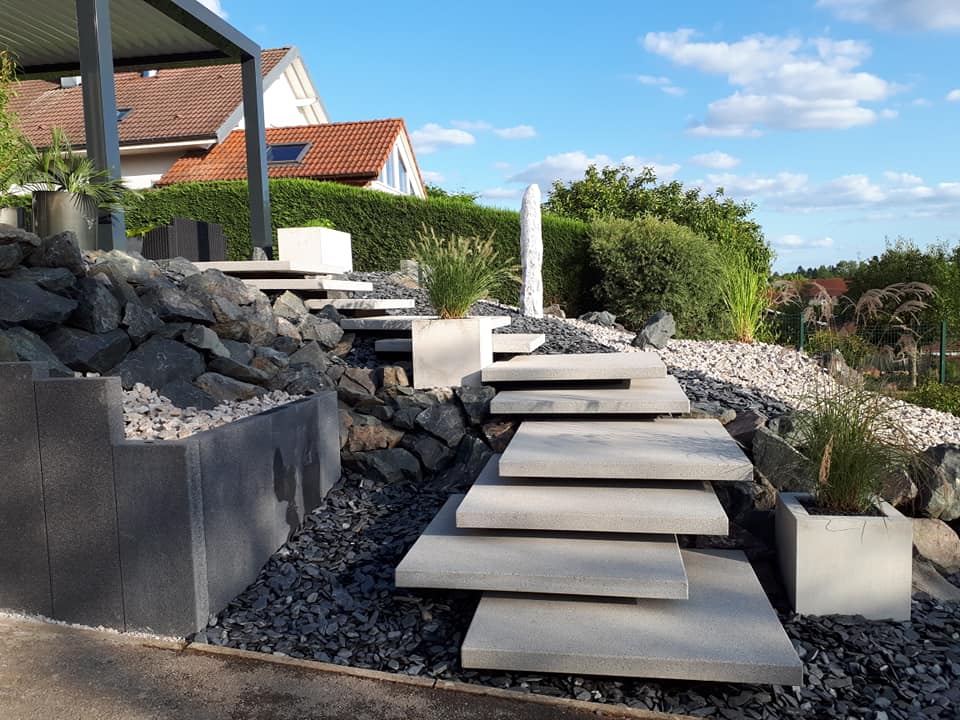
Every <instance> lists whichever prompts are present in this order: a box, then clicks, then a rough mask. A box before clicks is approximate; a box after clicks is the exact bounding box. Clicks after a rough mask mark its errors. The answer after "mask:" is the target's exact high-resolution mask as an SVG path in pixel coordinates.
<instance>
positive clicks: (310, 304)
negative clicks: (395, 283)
mask: <svg viewBox="0 0 960 720" xmlns="http://www.w3.org/2000/svg"><path fill="white" fill-rule="evenodd" d="M305 305H306V306H307V308H308V309H309V310H322V309H323V308H324V307H326V306H327V305H333V306H334V307H335V308H336V309H337V310H409V309H410V308H412V307H414V300H413V299H412V298H396V299H380V298H329V299H322V300H307V301H306V303H305Z"/></svg>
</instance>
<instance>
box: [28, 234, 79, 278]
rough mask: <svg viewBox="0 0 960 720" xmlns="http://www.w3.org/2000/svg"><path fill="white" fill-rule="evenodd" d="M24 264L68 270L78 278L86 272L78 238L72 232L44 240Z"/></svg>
mask: <svg viewBox="0 0 960 720" xmlns="http://www.w3.org/2000/svg"><path fill="white" fill-rule="evenodd" d="M24 264H26V265H30V266H32V267H48V268H66V269H67V270H69V271H70V272H72V273H73V274H74V275H76V276H77V277H80V276H82V275H83V274H84V272H85V271H84V267H83V256H82V255H81V254H80V245H79V244H78V243H77V236H76V235H74V234H73V232H71V231H70V230H67V231H66V232H62V233H59V234H57V235H51V236H50V237H48V238H44V239H43V240H42V241H41V242H40V246H39V247H36V248H34V249H33V251H32V252H31V253H30V254H29V255H28V256H27V257H26V258H25V259H24Z"/></svg>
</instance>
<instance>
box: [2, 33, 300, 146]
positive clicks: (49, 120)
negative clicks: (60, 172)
mask: <svg viewBox="0 0 960 720" xmlns="http://www.w3.org/2000/svg"><path fill="white" fill-rule="evenodd" d="M289 51H290V48H277V49H274V50H264V51H263V74H264V75H266V74H267V73H269V72H270V71H271V70H273V69H274V68H275V67H276V66H277V65H278V64H279V63H280V61H281V60H283V58H284V57H285V56H286V55H287V53H288V52H289ZM114 77H115V82H116V93H117V108H131V112H130V114H129V115H127V116H126V117H125V118H124V119H123V122H121V123H120V125H119V130H120V144H121V145H137V144H142V143H147V142H160V141H171V140H186V139H197V138H212V137H214V136H215V135H216V133H217V130H219V129H220V127H221V126H222V125H223V123H224V122H225V121H226V120H227V118H228V117H229V116H230V114H231V113H232V112H233V111H234V110H236V109H237V108H238V107H239V106H240V105H241V103H242V101H243V89H242V82H241V79H240V65H205V66H202V67H190V68H170V69H165V70H160V71H159V73H157V75H156V77H152V78H145V77H142V76H141V75H140V73H137V72H125V73H117V74H116V75H115V76H114ZM16 93H17V95H16V97H15V98H14V99H13V101H12V102H11V103H10V109H11V110H12V111H13V112H14V113H16V114H17V115H18V116H19V118H20V126H21V127H22V129H23V132H24V134H25V135H26V136H27V138H28V139H29V140H30V142H32V143H34V144H35V145H39V146H43V145H45V144H46V143H48V142H49V141H50V130H51V129H52V128H54V127H61V128H63V130H64V132H65V133H66V135H67V137H68V138H69V139H70V142H71V143H73V144H74V145H75V146H78V147H82V146H83V145H84V144H85V143H86V132H85V130H84V124H83V88H82V87H73V88H61V87H60V84H59V83H58V82H49V81H46V80H25V81H23V82H21V83H19V84H18V85H17V88H16Z"/></svg>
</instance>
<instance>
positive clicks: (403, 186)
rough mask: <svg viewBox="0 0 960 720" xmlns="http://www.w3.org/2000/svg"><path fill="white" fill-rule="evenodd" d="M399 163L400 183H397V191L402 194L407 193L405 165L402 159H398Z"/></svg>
mask: <svg viewBox="0 0 960 720" xmlns="http://www.w3.org/2000/svg"><path fill="white" fill-rule="evenodd" d="M398 160H399V161H400V182H399V183H397V190H399V191H400V192H402V193H405V192H407V164H406V163H405V162H404V161H403V158H402V157H401V158H398Z"/></svg>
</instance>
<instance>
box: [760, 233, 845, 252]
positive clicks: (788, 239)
mask: <svg viewBox="0 0 960 720" xmlns="http://www.w3.org/2000/svg"><path fill="white" fill-rule="evenodd" d="M771 242H772V244H773V246H774V247H783V248H792V249H797V248H825V247H831V246H832V245H833V238H832V237H821V238H804V237H801V236H800V235H783V236H781V237H778V238H774V239H773V240H772V241H771Z"/></svg>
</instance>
